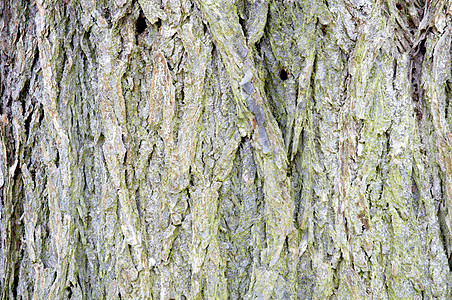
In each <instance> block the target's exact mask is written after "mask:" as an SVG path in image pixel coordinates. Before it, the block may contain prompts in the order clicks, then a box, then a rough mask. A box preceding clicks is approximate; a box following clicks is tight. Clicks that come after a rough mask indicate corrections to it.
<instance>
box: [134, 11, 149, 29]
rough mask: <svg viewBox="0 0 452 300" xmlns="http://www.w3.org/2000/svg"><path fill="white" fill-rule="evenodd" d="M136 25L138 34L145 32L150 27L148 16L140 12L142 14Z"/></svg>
mask: <svg viewBox="0 0 452 300" xmlns="http://www.w3.org/2000/svg"><path fill="white" fill-rule="evenodd" d="M136 27H137V33H138V34H141V33H143V32H144V31H145V30H146V28H147V27H148V24H147V23H146V18H145V17H144V16H143V14H140V16H139V17H138V19H137V23H136Z"/></svg>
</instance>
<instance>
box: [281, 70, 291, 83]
mask: <svg viewBox="0 0 452 300" xmlns="http://www.w3.org/2000/svg"><path fill="white" fill-rule="evenodd" d="M279 78H281V80H287V79H289V73H287V71H286V70H285V69H281V71H279Z"/></svg>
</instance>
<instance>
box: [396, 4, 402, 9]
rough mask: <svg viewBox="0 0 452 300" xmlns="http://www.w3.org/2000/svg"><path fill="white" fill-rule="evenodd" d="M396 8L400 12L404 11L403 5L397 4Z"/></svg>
mask: <svg viewBox="0 0 452 300" xmlns="http://www.w3.org/2000/svg"><path fill="white" fill-rule="evenodd" d="M395 6H396V8H397V9H398V10H402V9H403V6H402V4H400V3H396V5H395Z"/></svg>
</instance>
